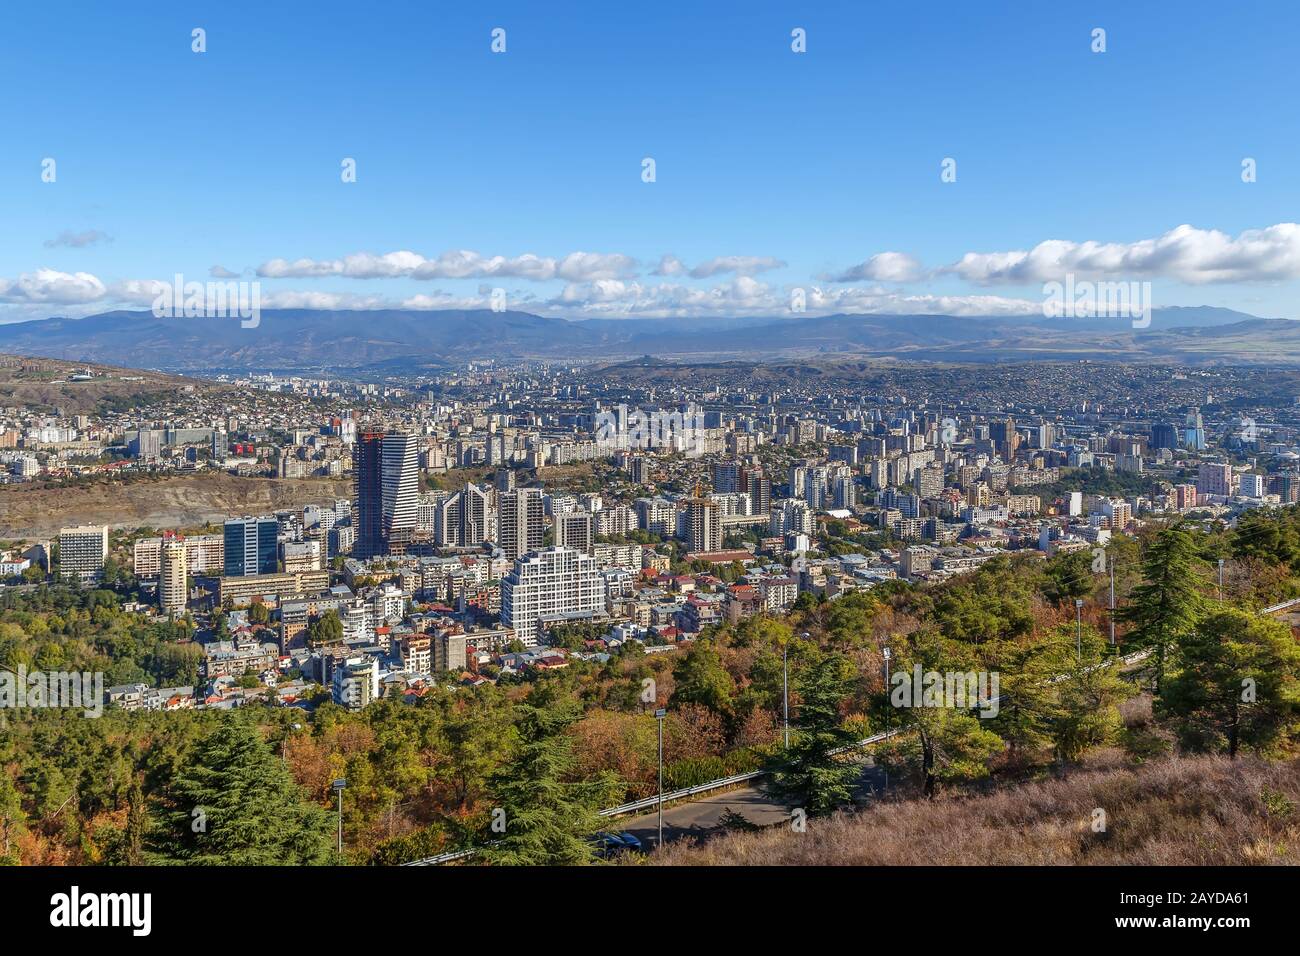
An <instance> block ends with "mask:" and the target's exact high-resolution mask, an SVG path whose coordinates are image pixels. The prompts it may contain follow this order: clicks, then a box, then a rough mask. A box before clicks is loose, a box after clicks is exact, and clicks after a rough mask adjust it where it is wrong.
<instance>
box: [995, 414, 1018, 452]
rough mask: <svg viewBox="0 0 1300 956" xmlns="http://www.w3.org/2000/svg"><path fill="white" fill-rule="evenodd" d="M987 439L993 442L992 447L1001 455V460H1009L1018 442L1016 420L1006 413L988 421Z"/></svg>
mask: <svg viewBox="0 0 1300 956" xmlns="http://www.w3.org/2000/svg"><path fill="white" fill-rule="evenodd" d="M989 440H990V441H992V442H993V447H994V448H995V449H996V450H997V453H998V454H999V455H1001V456H1002V460H1003V461H1010V460H1011V459H1012V458H1014V457H1015V454H1016V448H1017V447H1018V446H1019V444H1020V436H1019V434H1018V433H1017V432H1016V420H1015V419H1014V418H1012V417H1011V416H1009V415H1008V416H1007V417H1006V418H999V419H994V420H993V421H991V422H989Z"/></svg>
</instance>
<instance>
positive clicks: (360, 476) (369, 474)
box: [352, 432, 387, 558]
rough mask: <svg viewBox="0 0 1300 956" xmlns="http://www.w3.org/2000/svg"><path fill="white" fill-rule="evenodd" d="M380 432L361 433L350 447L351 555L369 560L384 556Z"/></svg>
mask: <svg viewBox="0 0 1300 956" xmlns="http://www.w3.org/2000/svg"><path fill="white" fill-rule="evenodd" d="M383 438H384V434H383V432H362V433H361V434H359V435H357V440H356V444H354V445H353V446H352V484H353V489H352V490H353V493H354V494H355V495H356V499H357V504H356V509H355V510H356V514H355V515H354V516H353V519H352V527H353V528H354V529H355V531H356V540H355V542H354V543H353V546H352V550H353V554H354V555H355V556H356V557H358V558H370V557H373V556H374V555H376V554H384V553H386V550H387V549H385V548H384V546H383V531H382V529H383V517H382V516H383V484H382V472H383V455H382V451H381V446H382V442H383Z"/></svg>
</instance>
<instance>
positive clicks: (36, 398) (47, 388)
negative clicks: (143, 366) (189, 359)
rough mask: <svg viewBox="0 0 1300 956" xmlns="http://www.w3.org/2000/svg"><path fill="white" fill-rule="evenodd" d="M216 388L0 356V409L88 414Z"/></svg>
mask: <svg viewBox="0 0 1300 956" xmlns="http://www.w3.org/2000/svg"><path fill="white" fill-rule="evenodd" d="M32 354H40V353H39V352H36V353H32ZM136 360H137V361H138V357H137V358H136ZM86 373H89V376H87V374H86ZM220 387H221V386H217V385H213V384H212V383H210V382H202V381H199V380H197V379H188V378H182V377H180V376H178V375H167V374H164V373H161V372H146V371H141V370H139V369H132V368H118V367H115V366H109V365H97V364H89V365H88V364H87V363H85V362H71V361H62V360H58V359H48V358H30V357H27V356H19V355H0V405H17V406H22V407H27V408H49V409H51V410H52V409H56V408H57V409H60V410H61V411H62V412H63V413H64V414H68V415H75V414H86V413H90V412H93V411H94V410H95V408H96V406H98V405H99V404H100V403H101V402H104V401H110V402H123V401H127V402H129V401H130V400H132V399H136V398H139V397H141V396H148V395H158V394H163V393H167V392H175V391H177V390H178V389H184V388H202V389H205V390H212V389H218V388H220Z"/></svg>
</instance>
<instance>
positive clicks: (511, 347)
mask: <svg viewBox="0 0 1300 956" xmlns="http://www.w3.org/2000/svg"><path fill="white" fill-rule="evenodd" d="M0 351H4V352H11V353H18V354H27V355H43V356H47V357H51V358H61V359H70V360H75V361H86V362H104V363H109V364H118V365H129V366H133V367H138V368H154V369H161V370H166V371H176V372H200V371H215V370H225V371H249V370H267V371H291V370H293V371H305V372H309V371H312V370H335V371H345V370H346V371H350V372H353V373H358V374H363V373H367V372H369V373H377V374H378V373H383V372H399V371H402V370H408V369H418V368H430V369H436V368H439V367H446V366H448V365H453V364H457V363H461V362H464V361H469V360H483V359H496V360H502V359H528V358H535V359H553V360H554V359H573V360H579V361H621V360H625V359H628V358H635V357H638V356H652V357H654V358H656V359H661V360H673V361H688V362H689V361H704V360H716V359H728V358H744V359H749V360H754V359H760V360H761V359H762V358H764V357H771V358H780V359H783V360H784V359H790V358H794V357H807V356H812V355H847V356H852V357H857V358H867V357H881V358H894V359H911V360H918V361H933V362H1013V361H1035V360H1039V361H1049V360H1050V361H1061V360H1077V359H1090V360H1095V361H1130V362H1182V363H1190V364H1206V363H1243V364H1292V363H1300V322H1297V321H1292V320H1288V319H1263V318H1258V317H1256V316H1252V315H1248V314H1246V313H1243V312H1236V311H1233V310H1230V309H1220V308H1213V307H1209V306H1200V307H1180V308H1169V309H1157V310H1155V311H1154V313H1153V318H1152V322H1151V325H1150V327H1149V328H1146V329H1134V328H1132V327H1131V323H1129V322H1128V320H1118V319H1052V320H1047V319H1042V318H1037V317H1010V318H1008V317H964V316H951V315H849V314H839V315H830V316H816V317H809V316H782V317H777V316H768V317H744V318H723V319H701V318H689V319H684V318H666V319H583V320H567V319H561V318H555V317H547V316H540V315H534V314H532V313H529V312H518V311H505V312H494V311H490V310H479V311H463V310H446V311H419V310H374V311H325V310H311V309H278V310H264V311H263V312H262V315H261V321H260V324H259V325H258V326H257V327H256V328H243V327H241V325H240V322H239V321H238V320H237V319H202V318H156V317H155V316H154V315H153V314H152V313H150V312H130V311H115V312H105V313H101V314H98V315H92V316H88V317H86V318H82V319H69V318H49V319H38V320H33V321H28V322H17V323H12V324H8V325H0Z"/></svg>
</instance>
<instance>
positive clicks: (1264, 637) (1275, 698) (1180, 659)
mask: <svg viewBox="0 0 1300 956" xmlns="http://www.w3.org/2000/svg"><path fill="white" fill-rule="evenodd" d="M1174 659H1175V662H1176V665H1177V671H1176V672H1175V673H1174V674H1172V675H1171V677H1170V678H1169V680H1168V681H1167V682H1166V685H1165V687H1164V690H1163V692H1162V693H1161V695H1160V699H1159V700H1158V701H1157V702H1156V707H1157V713H1159V714H1161V715H1162V716H1167V717H1170V718H1172V721H1173V723H1174V726H1175V727H1176V728H1177V730H1178V733H1179V737H1180V738H1181V740H1182V742H1183V744H1184V746H1187V747H1189V748H1192V749H1196V750H1226V751H1227V753H1228V755H1229V756H1230V757H1233V758H1235V757H1236V756H1237V752H1238V750H1239V749H1240V748H1241V747H1243V746H1244V747H1249V748H1251V749H1253V750H1257V751H1264V752H1267V751H1269V750H1270V749H1272V748H1273V747H1275V745H1277V744H1278V743H1279V742H1281V741H1282V740H1283V739H1285V738H1288V737H1292V736H1294V735H1295V733H1296V731H1297V729H1300V725H1298V723H1297V721H1298V719H1300V647H1297V646H1296V642H1295V640H1294V639H1293V638H1292V636H1291V633H1290V629H1289V628H1287V626H1286V625H1285V624H1283V623H1281V622H1279V621H1273V620H1269V619H1268V618H1263V617H1258V616H1257V615H1254V614H1251V613H1249V612H1247V611H1241V610H1238V609H1236V608H1228V607H1224V608H1220V609H1218V610H1215V611H1213V612H1211V613H1210V614H1207V615H1206V617H1205V618H1204V619H1203V620H1202V621H1201V622H1200V623H1199V624H1198V625H1197V626H1196V628H1195V629H1193V630H1192V631H1190V632H1189V633H1187V634H1184V635H1183V636H1182V637H1181V638H1180V639H1179V641H1178V645H1177V648H1176V652H1175V658H1174Z"/></svg>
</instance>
